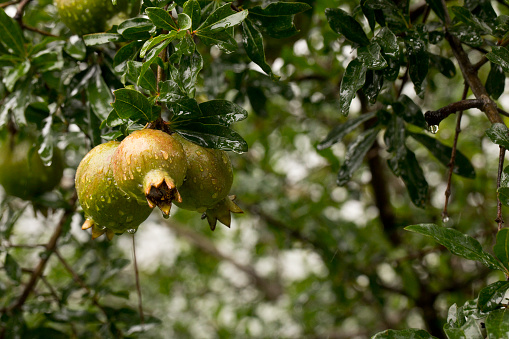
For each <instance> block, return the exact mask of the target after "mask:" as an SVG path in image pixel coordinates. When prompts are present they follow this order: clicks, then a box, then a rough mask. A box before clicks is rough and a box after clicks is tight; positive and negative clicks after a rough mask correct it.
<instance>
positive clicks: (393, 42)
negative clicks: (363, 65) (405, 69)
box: [374, 27, 399, 58]
mask: <svg viewBox="0 0 509 339" xmlns="http://www.w3.org/2000/svg"><path fill="white" fill-rule="evenodd" d="M374 40H375V41H376V42H377V43H378V44H379V45H380V46H381V47H382V50H383V52H384V53H385V54H386V55H388V56H390V57H392V58H397V57H398V55H399V44H398V39H397V38H396V35H395V34H394V33H392V31H391V30H390V29H389V28H388V27H382V28H381V29H380V30H379V31H378V33H377V34H376V36H375V38H374Z"/></svg>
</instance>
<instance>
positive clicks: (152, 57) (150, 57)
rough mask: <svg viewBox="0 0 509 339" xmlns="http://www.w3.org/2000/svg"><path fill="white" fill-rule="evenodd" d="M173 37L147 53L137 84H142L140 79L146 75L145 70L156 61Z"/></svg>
mask: <svg viewBox="0 0 509 339" xmlns="http://www.w3.org/2000/svg"><path fill="white" fill-rule="evenodd" d="M171 41H172V39H167V40H165V41H163V42H162V43H161V44H159V45H158V46H157V47H155V48H152V49H151V50H150V51H149V52H148V53H147V55H146V57H145V61H144V62H143V66H142V67H141V70H140V77H139V78H138V82H137V84H138V85H139V84H140V79H141V77H143V76H144V75H145V72H147V70H148V69H149V68H150V66H151V65H152V64H153V63H154V62H155V61H156V58H157V57H158V56H159V54H160V53H161V52H162V51H163V50H164V49H165V48H166V47H167V46H168V45H169V44H170V42H171Z"/></svg>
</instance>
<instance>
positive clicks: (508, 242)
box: [493, 228, 509, 272]
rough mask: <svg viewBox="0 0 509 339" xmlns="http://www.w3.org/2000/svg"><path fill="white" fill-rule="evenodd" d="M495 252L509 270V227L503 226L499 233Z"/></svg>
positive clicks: (494, 248)
mask: <svg viewBox="0 0 509 339" xmlns="http://www.w3.org/2000/svg"><path fill="white" fill-rule="evenodd" d="M493 252H494V253H495V256H496V257H497V259H498V260H500V262H501V263H502V265H504V266H505V267H506V268H507V269H508V272H509V229H508V228H502V229H501V230H500V231H498V233H497V241H496V243H495V246H494V247H493Z"/></svg>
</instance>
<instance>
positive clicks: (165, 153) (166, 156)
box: [161, 151, 168, 160]
mask: <svg viewBox="0 0 509 339" xmlns="http://www.w3.org/2000/svg"><path fill="white" fill-rule="evenodd" d="M161 154H162V155H163V158H164V159H165V160H168V153H167V152H166V151H161Z"/></svg>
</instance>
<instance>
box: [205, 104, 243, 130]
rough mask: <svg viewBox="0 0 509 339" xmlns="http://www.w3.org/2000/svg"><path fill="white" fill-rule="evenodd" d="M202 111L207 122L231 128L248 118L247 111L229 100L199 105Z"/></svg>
mask: <svg viewBox="0 0 509 339" xmlns="http://www.w3.org/2000/svg"><path fill="white" fill-rule="evenodd" d="M199 107H200V111H201V112H202V113H203V116H204V117H207V121H209V122H211V123H216V124H219V125H223V126H226V127H229V126H230V125H231V124H233V123H234V122H237V121H241V120H244V119H246V118H247V111H246V110H245V109H243V108H242V107H240V106H239V105H237V104H235V103H233V102H231V101H228V100H221V99H216V100H210V101H205V102H202V103H201V104H199Z"/></svg>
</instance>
